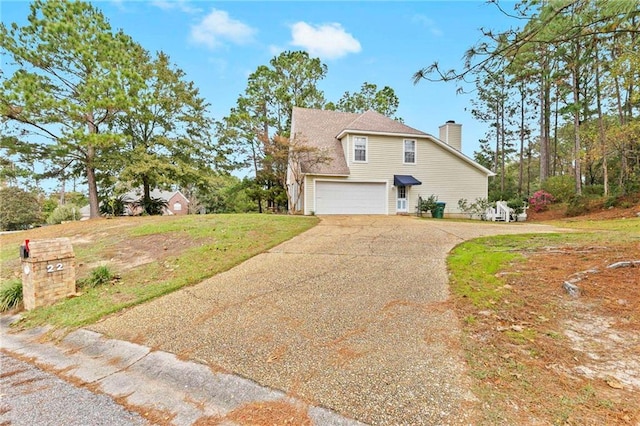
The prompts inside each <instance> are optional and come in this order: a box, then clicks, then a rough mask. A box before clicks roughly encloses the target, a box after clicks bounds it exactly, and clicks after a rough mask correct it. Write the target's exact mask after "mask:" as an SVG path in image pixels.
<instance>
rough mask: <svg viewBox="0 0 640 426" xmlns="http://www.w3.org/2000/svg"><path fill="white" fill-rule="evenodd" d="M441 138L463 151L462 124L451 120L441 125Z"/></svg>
mask: <svg viewBox="0 0 640 426" xmlns="http://www.w3.org/2000/svg"><path fill="white" fill-rule="evenodd" d="M440 140H441V141H442V142H444V143H446V144H447V145H449V146H450V147H452V148H455V149H457V150H458V151H462V124H457V123H456V122H455V121H453V120H449V121H447V122H446V123H444V124H443V125H442V126H440Z"/></svg>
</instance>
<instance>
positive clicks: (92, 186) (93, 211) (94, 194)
mask: <svg viewBox="0 0 640 426" xmlns="http://www.w3.org/2000/svg"><path fill="white" fill-rule="evenodd" d="M94 157H95V148H94V147H93V146H88V147H87V162H86V171H87V186H88V187H89V218H91V219H95V218H98V217H100V204H99V202H98V184H97V183H96V169H95V168H94V167H93V165H92V164H93V158H94Z"/></svg>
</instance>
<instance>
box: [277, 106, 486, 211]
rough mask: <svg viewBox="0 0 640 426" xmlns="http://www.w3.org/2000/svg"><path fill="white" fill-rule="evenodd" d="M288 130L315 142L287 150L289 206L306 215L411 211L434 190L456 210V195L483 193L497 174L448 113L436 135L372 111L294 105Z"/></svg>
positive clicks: (298, 141)
mask: <svg viewBox="0 0 640 426" xmlns="http://www.w3.org/2000/svg"><path fill="white" fill-rule="evenodd" d="M291 138H292V141H293V143H292V146H300V145H301V144H304V145H305V146H307V147H309V148H311V149H313V150H315V152H313V153H307V154H306V155H296V154H295V153H294V152H293V151H292V150H290V158H289V160H290V161H289V170H288V174H287V181H288V185H289V192H290V193H291V194H292V197H291V198H292V200H293V202H294V204H295V205H293V206H290V210H291V211H301V212H303V213H304V214H306V215H308V214H406V213H415V212H416V206H417V204H418V197H422V198H427V197H429V196H430V195H432V194H434V195H437V196H438V201H442V202H445V203H446V208H445V215H447V216H455V215H459V214H461V212H460V210H459V208H458V200H460V199H461V198H465V199H467V200H469V201H470V202H473V201H475V200H476V199H477V198H487V192H488V178H489V176H493V175H494V173H493V172H491V171H490V170H488V169H486V168H485V167H483V166H481V165H480V164H478V163H476V162H475V161H473V160H472V159H470V158H469V157H467V156H465V155H464V154H462V152H461V151H460V150H461V142H462V141H461V138H462V126H461V125H460V124H456V123H455V122H453V121H449V122H447V123H445V124H444V125H442V126H441V127H440V139H438V138H436V137H434V136H432V135H430V134H428V133H424V132H422V131H420V130H416V129H414V128H411V127H409V126H406V125H404V124H402V123H400V122H398V121H395V120H392V119H390V118H388V117H385V116H384V115H382V114H379V113H377V112H375V111H367V112H365V113H362V114H353V113H345V112H338V111H323V110H314V109H305V108H294V109H293V115H292V119H291ZM292 149H293V148H292ZM318 158H320V160H318Z"/></svg>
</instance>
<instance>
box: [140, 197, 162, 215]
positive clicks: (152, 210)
mask: <svg viewBox="0 0 640 426" xmlns="http://www.w3.org/2000/svg"><path fill="white" fill-rule="evenodd" d="M133 205H134V206H135V207H140V209H142V214H143V215H149V216H160V215H162V213H164V209H165V208H166V207H167V206H168V205H169V203H167V201H166V200H163V199H162V198H153V197H151V198H148V199H145V198H144V197H142V198H141V199H139V200H138V201H136V202H135V203H133Z"/></svg>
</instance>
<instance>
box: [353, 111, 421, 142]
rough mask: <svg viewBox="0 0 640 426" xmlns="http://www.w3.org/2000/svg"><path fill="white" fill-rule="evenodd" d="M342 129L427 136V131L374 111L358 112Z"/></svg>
mask: <svg viewBox="0 0 640 426" xmlns="http://www.w3.org/2000/svg"><path fill="white" fill-rule="evenodd" d="M343 130H359V131H363V132H376V133H399V134H403V135H416V136H429V134H428V133H425V132H422V131H420V130H417V129H414V128H413V127H409V126H407V125H406V124H403V123H401V122H399V121H396V120H392V119H390V118H389V117H386V116H384V115H382V114H380V113H379V112H376V111H371V110H369V111H367V112H365V113H363V114H360V115H359V116H358V118H356V119H355V120H353V121H352V122H351V123H349V125H347V127H346V128H345V129H343Z"/></svg>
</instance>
